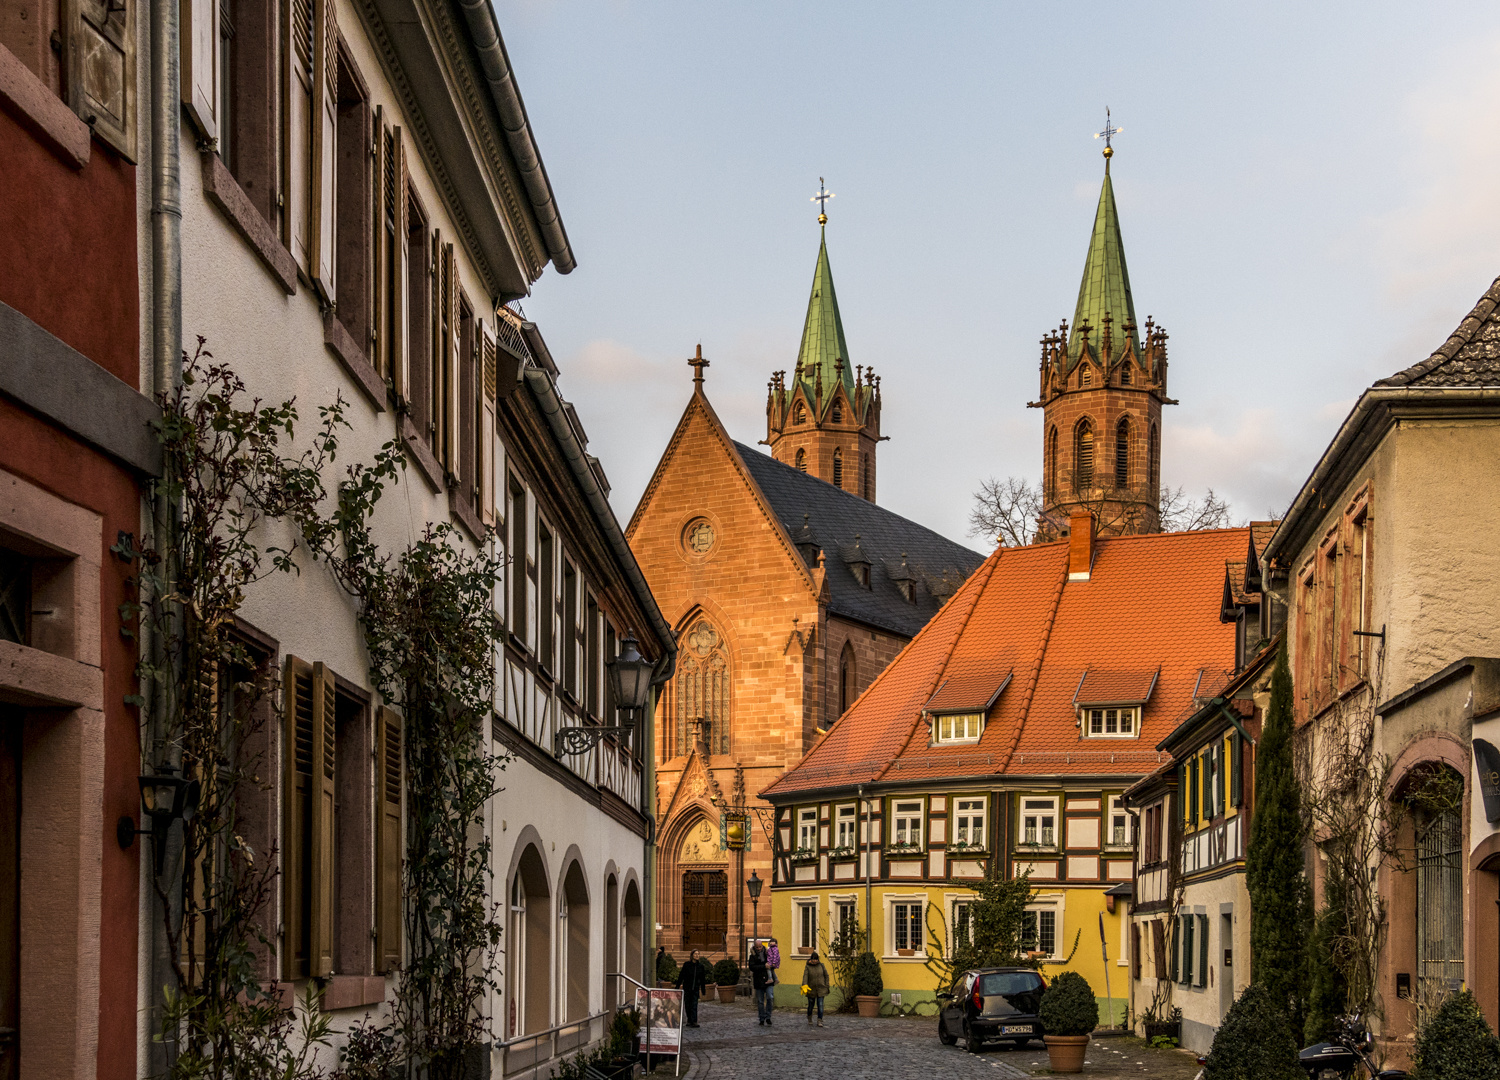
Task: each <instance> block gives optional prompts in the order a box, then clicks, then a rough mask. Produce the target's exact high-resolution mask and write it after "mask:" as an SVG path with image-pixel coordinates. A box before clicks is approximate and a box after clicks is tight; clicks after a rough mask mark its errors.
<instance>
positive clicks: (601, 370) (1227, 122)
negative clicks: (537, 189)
mask: <svg viewBox="0 0 1500 1080" xmlns="http://www.w3.org/2000/svg"><path fill="white" fill-rule="evenodd" d="M494 3H495V6H496V11H497V13H498V15H499V18H500V24H501V28H502V30H503V32H504V34H505V41H506V47H507V49H508V51H509V54H510V58H511V61H512V64H513V66H514V68H515V71H516V75H517V78H518V81H519V84H520V87H521V92H522V95H523V97H524V100H525V102H526V107H527V111H528V113H529V116H530V119H531V124H532V128H533V131H534V133H535V135H536V139H537V142H538V144H539V146H540V149H541V152H542V157H543V159H544V161H545V163H546V167H547V171H548V174H549V176H550V179H551V182H552V187H553V190H554V192H555V194H556V197H557V202H558V206H559V207H560V209H561V212H562V216H563V221H564V224H565V226H566V228H567V231H568V235H569V238H570V240H571V243H572V246H573V250H574V253H575V255H576V257H577V260H578V267H577V269H576V270H574V271H573V272H572V273H571V274H568V275H566V276H563V275H559V274H557V273H556V272H555V271H554V270H553V269H552V268H550V267H549V268H548V270H547V272H546V273H545V274H544V275H543V276H542V278H541V279H540V280H539V281H538V282H537V283H536V285H535V286H534V287H533V295H532V296H530V297H529V298H526V299H525V300H523V301H522V304H523V306H524V308H525V311H526V314H527V317H528V318H531V319H533V320H535V321H536V322H537V323H538V324H539V326H540V327H541V329H542V332H543V334H544V336H545V337H546V339H547V342H548V345H549V347H550V349H551V351H552V354H553V356H554V358H555V359H556V360H557V362H558V365H559V367H560V369H561V372H562V374H561V379H560V384H559V385H560V389H561V391H562V393H563V394H564V395H565V396H566V397H567V398H569V399H570V400H571V401H573V402H574V403H575V404H576V406H577V409H578V413H579V416H580V418H581V420H582V422H583V425H584V427H585V429H586V430H587V432H588V435H589V437H590V440H591V442H590V447H589V449H590V452H592V453H594V454H595V455H597V456H598V457H599V458H600V459H601V461H602V462H603V465H604V468H605V471H606V473H607V474H608V476H609V479H610V482H611V484H612V485H613V491H612V494H611V501H612V503H613V505H614V508H615V511H616V513H617V515H618V516H619V517H620V519H621V521H622V522H624V521H627V520H628V519H629V517H630V515H631V513H632V512H633V511H634V509H635V506H636V503H637V502H638V501H639V499H640V496H641V493H642V492H643V491H644V489H645V486H646V484H647V483H648V482H649V480H650V477H651V473H652V471H653V470H654V469H655V467H656V464H657V462H658V461H659V460H660V457H661V454H662V452H663V450H664V449H665V447H666V443H667V440H668V439H669V438H670V437H671V433H672V431H673V429H674V427H675V426H676V424H677V421H678V419H679V418H680V416H681V415H682V411H683V409H684V407H685V406H686V405H687V402H688V399H689V397H690V392H691V386H692V384H691V375H692V372H691V370H690V369H689V368H688V367H687V365H686V359H687V358H688V357H689V356H691V355H692V354H693V350H694V347H695V346H696V345H698V344H699V343H701V344H702V346H703V353H704V355H705V356H707V357H708V358H709V359H710V361H711V367H710V368H709V369H708V372H707V383H706V390H707V393H708V396H709V399H710V400H711V401H712V403H713V405H714V407H715V409H716V410H717V412H718V414H719V416H720V417H721V419H722V420H723V421H724V423H725V425H726V426H727V427H728V429H729V432H730V434H731V435H732V436H733V437H734V438H736V439H738V440H739V441H741V442H744V443H751V444H753V443H755V442H757V441H758V440H760V439H763V438H764V437H765V433H766V430H765V401H766V382H767V380H768V379H769V377H770V374H771V372H772V371H773V370H778V369H785V370H788V371H789V370H790V369H791V368H792V367H793V366H794V365H795V362H796V354H797V347H798V344H799V342H800V340H801V334H802V324H803V318H804V316H805V313H806V308H807V300H808V293H809V291H810V288H811V283H812V274H813V267H814V263H815V261H816V257H817V249H818V225H817V206H816V204H814V203H813V202H811V201H810V198H811V196H812V195H813V193H814V192H815V191H816V190H817V188H818V182H819V178H820V177H826V178H827V183H828V189H829V190H830V191H832V192H834V193H835V198H834V199H833V200H831V201H830V202H829V204H828V217H829V223H828V229H827V236H828V250H829V258H830V262H831V265H832V270H833V276H834V282H835V285H836V287H837V291H838V298H839V305H840V309H841V311H842V314H843V322H844V330H845V335H846V337H847V341H848V347H849V352H850V354H851V355H850V357H849V358H848V359H849V362H850V363H857V364H864V365H866V366H872V365H873V366H874V368H875V369H876V371H877V372H878V373H879V374H880V375H881V377H882V387H883V399H884V401H883V410H882V415H881V427H882V432H883V433H884V434H885V435H886V436H888V437H889V441H888V442H885V443H882V444H881V447H880V450H879V457H878V463H879V502H880V503H881V504H882V505H883V506H886V507H887V508H889V509H891V510H893V511H895V512H897V513H899V514H902V515H904V516H906V517H909V518H912V519H914V520H917V521H920V522H922V523H923V524H925V525H928V526H930V527H932V528H934V529H936V530H937V531H939V532H941V533H943V534H945V535H947V536H949V537H952V538H954V539H957V540H960V541H964V542H967V543H969V544H970V545H971V546H973V547H976V548H978V549H980V550H984V551H988V550H989V548H990V547H991V546H992V543H993V541H992V538H983V537H977V538H971V537H969V536H968V514H969V510H970V507H971V505H972V502H973V492H974V491H975V490H976V489H977V488H978V487H979V485H980V484H981V482H982V481H983V480H984V479H985V478H987V477H997V478H1004V477H1008V476H1024V477H1030V478H1033V479H1035V478H1037V477H1039V476H1040V471H1041V449H1042V418H1041V412H1040V410H1036V409H1028V408H1027V407H1026V405H1027V402H1028V401H1032V400H1035V398H1036V397H1037V392H1038V367H1037V365H1038V361H1039V357H1040V346H1039V345H1038V341H1039V339H1040V338H1041V337H1042V335H1043V334H1044V333H1046V332H1047V331H1048V330H1049V329H1050V328H1053V327H1056V326H1057V324H1058V323H1059V322H1060V321H1061V320H1062V319H1064V318H1067V319H1071V318H1072V314H1073V307H1074V303H1075V301H1076V299H1077V294H1078V284H1079V278H1080V275H1081V273H1082V270H1083V260H1084V255H1085V252H1086V250H1087V245H1088V238H1089V233H1090V230H1091V228H1092V224H1093V215H1094V209H1095V206H1096V204H1097V201H1098V196H1099V185H1100V182H1101V180H1102V178H1103V159H1102V158H1101V156H1100V151H1101V150H1102V148H1103V143H1102V141H1098V140H1095V139H1094V138H1093V137H1092V135H1093V133H1094V132H1096V131H1098V130H1099V129H1100V128H1102V127H1103V126H1104V110H1105V107H1106V106H1108V107H1109V108H1110V109H1111V110H1112V113H1113V118H1114V123H1115V125H1116V126H1117V127H1119V128H1120V129H1122V133H1121V134H1120V135H1119V136H1117V137H1116V139H1115V157H1114V159H1113V164H1112V166H1111V171H1112V175H1113V179H1114V185H1115V198H1116V203H1117V206H1118V208H1119V215H1120V222H1121V231H1122V235H1123V239H1124V245H1125V254H1126V260H1127V263H1128V265H1129V269H1130V278H1131V286H1132V291H1133V294H1134V299H1135V305H1136V312H1137V315H1138V316H1139V318H1140V319H1141V320H1142V321H1144V319H1145V318H1146V317H1147V316H1148V315H1149V316H1153V317H1155V319H1156V320H1157V321H1158V322H1159V323H1161V324H1162V325H1163V326H1164V327H1165V329H1166V330H1167V332H1168V333H1169V334H1170V335H1171V339H1170V344H1169V356H1170V360H1171V370H1170V376H1169V378H1170V383H1169V387H1168V391H1169V393H1170V394H1171V396H1172V397H1174V398H1176V399H1177V400H1178V401H1179V402H1180V404H1178V405H1175V406H1169V407H1167V408H1166V409H1165V410H1164V422H1163V433H1162V475H1163V480H1164V482H1166V483H1168V484H1170V485H1172V486H1178V485H1181V486H1183V487H1184V488H1186V490H1187V491H1188V493H1189V494H1192V495H1201V494H1202V493H1203V492H1204V491H1205V490H1206V489H1208V488H1210V487H1211V488H1213V489H1214V491H1216V492H1217V493H1218V494H1219V495H1220V496H1222V497H1224V498H1226V499H1228V501H1229V503H1230V505H1231V508H1232V511H1233V515H1234V517H1235V518H1236V520H1248V519H1251V518H1257V519H1258V518H1262V517H1265V516H1267V515H1279V513H1280V512H1281V511H1282V510H1284V509H1285V508H1286V506H1287V505H1288V504H1289V503H1290V501H1291V499H1292V497H1293V496H1294V495H1295V494H1296V492H1297V489H1298V488H1299V487H1300V486H1301V484H1302V482H1303V480H1304V479H1305V478H1306V476H1307V475H1308V473H1309V472H1310V471H1311V470H1312V468H1313V466H1314V465H1315V464H1316V462H1317V459H1318V457H1319V455H1320V454H1321V453H1322V452H1323V450H1324V449H1325V448H1326V447H1327V445H1328V442H1329V440H1330V439H1331V438H1332V437H1333V434H1334V433H1335V431H1336V430H1337V428H1338V425H1339V424H1340V422H1341V421H1342V420H1343V418H1344V417H1345V416H1346V415H1347V413H1348V411H1349V409H1350V408H1351V407H1352V405H1353V404H1354V402H1355V400H1356V399H1357V398H1358V396H1359V394H1360V392H1361V391H1362V390H1363V389H1364V388H1366V387H1367V386H1369V384H1370V383H1371V382H1373V381H1374V380H1376V379H1379V378H1383V377H1385V376H1387V375H1390V374H1392V373H1393V372H1395V371H1398V370H1400V369H1401V368H1404V367H1407V366H1408V365H1410V364H1413V363H1416V362H1417V361H1419V360H1422V359H1424V358H1426V357H1427V356H1428V355H1429V354H1430V353H1431V352H1432V350H1433V349H1435V348H1437V347H1438V346H1439V345H1440V344H1442V342H1443V341H1444V339H1445V338H1446V337H1447V335H1448V334H1449V333H1451V332H1452V330H1453V328H1454V327H1455V326H1456V325H1457V324H1458V322H1459V321H1460V320H1461V319H1462V318H1463V317H1464V315H1465V314H1467V312H1468V311H1469V309H1470V308H1471V307H1472V306H1473V305H1474V303H1475V302H1476V301H1477V300H1478V299H1479V297H1480V296H1481V295H1482V294H1483V292H1484V291H1485V290H1486V289H1487V288H1488V287H1489V285H1490V283H1491V282H1492V280H1493V279H1494V277H1495V275H1496V274H1497V273H1500V214H1497V213H1496V212H1495V207H1496V196H1497V194H1500V190H1497V189H1500V140H1497V139H1496V137H1495V134H1496V131H1497V122H1500V7H1497V6H1496V5H1494V4H1493V3H1488V4H1484V3H1440V2H1431V0H1429V2H1426V3H1423V4H1420V5H1413V4H1404V3H1403V4H1397V3H1385V2H1376V0H1364V2H1362V3H1358V4H1354V3H1331V2H1329V3H1318V4H1308V3H1306V2H1305V0H1303V2H1297V3H1267V2H1257V3H1255V4H1245V3H1232V4H1231V3H1203V2H1193V3H1178V4H1172V3H1154V4H1148V3H1132V4H1119V3H1113V4H1106V3H1092V2H1073V3H1069V4H1060V3H967V4H959V3H942V2H934V0H929V2H928V3H924V4H909V3H905V4H897V3H881V2H875V0H865V2H861V3H851V4H840V3H822V4H818V5H811V4H805V3H803V4H794V3H784V4H783V3H763V2H757V3H743V2H742V3H736V4H730V3H722V2H720V3H691V4H690V3H645V2H636V0H494Z"/></svg>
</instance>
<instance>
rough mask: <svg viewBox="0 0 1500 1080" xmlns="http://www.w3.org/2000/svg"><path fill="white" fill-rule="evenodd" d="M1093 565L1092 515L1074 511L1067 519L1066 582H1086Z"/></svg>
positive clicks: (1081, 510) (1087, 512)
mask: <svg viewBox="0 0 1500 1080" xmlns="http://www.w3.org/2000/svg"><path fill="white" fill-rule="evenodd" d="M1093 565H1094V515H1093V514H1092V513H1090V512H1089V511H1088V510H1083V509H1075V510H1074V511H1073V513H1072V515H1071V516H1070V517H1069V518H1068V580H1069V581H1087V580H1088V579H1089V569H1090V568H1091V567H1092V566H1093Z"/></svg>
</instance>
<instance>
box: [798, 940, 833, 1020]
mask: <svg viewBox="0 0 1500 1080" xmlns="http://www.w3.org/2000/svg"><path fill="white" fill-rule="evenodd" d="M802 992H803V993H804V994H806V995H807V1022H808V1023H809V1024H811V1023H812V1022H813V1006H814V1005H816V1006H817V1008H818V1026H819V1027H822V1026H823V999H824V998H825V997H827V996H828V968H826V967H825V966H824V965H823V962H822V961H821V960H819V959H818V954H817V953H813V954H812V955H811V956H809V957H808V958H807V966H806V967H804V968H803V969H802Z"/></svg>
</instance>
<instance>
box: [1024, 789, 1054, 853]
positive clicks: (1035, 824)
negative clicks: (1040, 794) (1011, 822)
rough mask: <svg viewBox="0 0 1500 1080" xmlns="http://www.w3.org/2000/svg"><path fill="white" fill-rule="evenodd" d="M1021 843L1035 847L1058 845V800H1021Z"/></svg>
mask: <svg viewBox="0 0 1500 1080" xmlns="http://www.w3.org/2000/svg"><path fill="white" fill-rule="evenodd" d="M1021 843H1023V844H1028V845H1032V846H1035V847H1055V846H1056V845H1057V800H1056V799H1022V800H1021Z"/></svg>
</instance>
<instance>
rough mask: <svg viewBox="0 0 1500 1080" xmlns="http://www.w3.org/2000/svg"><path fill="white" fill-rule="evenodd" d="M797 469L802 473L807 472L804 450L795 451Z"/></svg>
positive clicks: (805, 452)
mask: <svg viewBox="0 0 1500 1080" xmlns="http://www.w3.org/2000/svg"><path fill="white" fill-rule="evenodd" d="M797 468H799V469H801V470H802V471H803V472H806V471H807V451H806V450H800V449H799V450H798V451H797Z"/></svg>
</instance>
